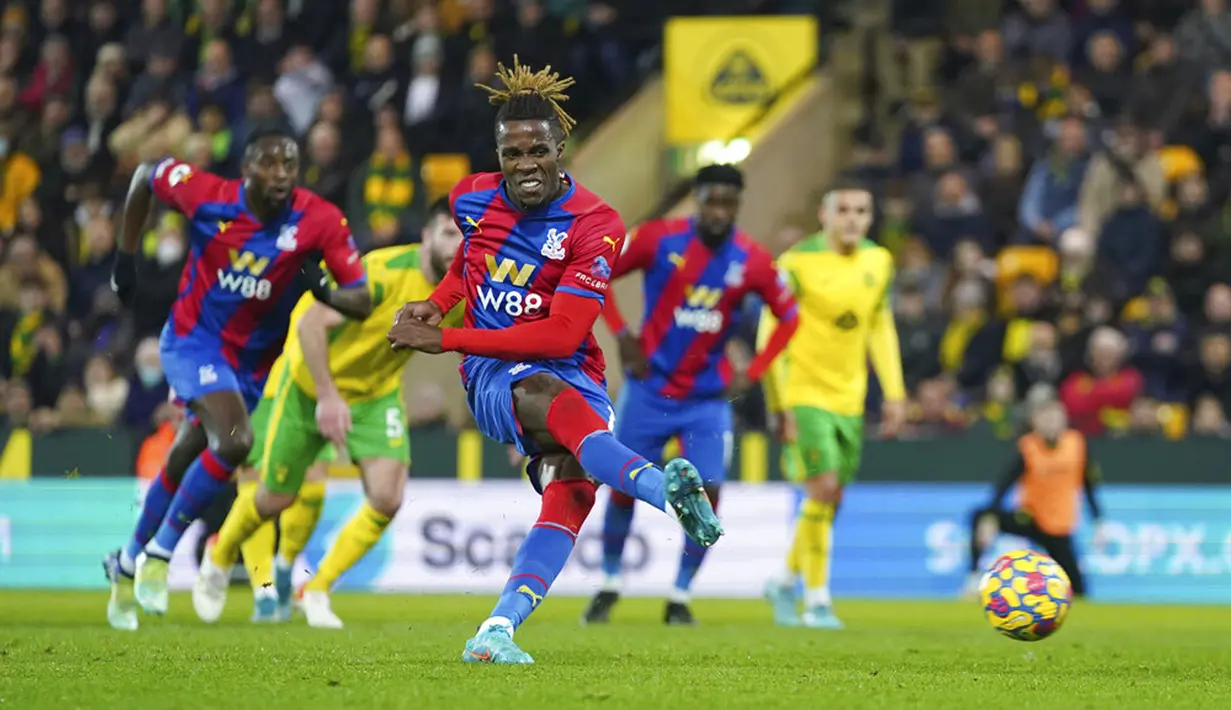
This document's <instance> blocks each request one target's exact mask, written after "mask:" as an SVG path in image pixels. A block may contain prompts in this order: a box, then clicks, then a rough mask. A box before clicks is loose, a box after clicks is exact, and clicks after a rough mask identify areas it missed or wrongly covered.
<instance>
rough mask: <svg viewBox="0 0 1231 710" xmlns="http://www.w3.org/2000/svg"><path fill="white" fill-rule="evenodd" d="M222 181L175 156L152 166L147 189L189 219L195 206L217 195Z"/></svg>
mask: <svg viewBox="0 0 1231 710" xmlns="http://www.w3.org/2000/svg"><path fill="white" fill-rule="evenodd" d="M226 183H227V181H226V180H223V179H222V178H220V177H218V176H217V175H214V174H212V173H207V172H204V171H201V170H197V169H196V168H194V167H193V166H191V165H189V164H188V163H184V162H181V161H179V160H176V159H175V158H167V159H166V160H163V161H162V162H160V163H158V165H156V166H155V167H154V172H153V174H151V175H150V189H151V190H153V191H154V196H155V197H157V198H158V199H159V200H162V201H163V202H165V203H166V204H168V205H170V206H171V207H173V208H175V210H176V211H177V212H179V213H180V214H182V215H184V216H185V217H187V218H189V219H192V218H193V216H195V215H196V212H197V208H198V207H200V206H201V205H202V204H204V203H206V202H213V201H216V200H218V199H219V198H220V195H219V188H221V187H222V186H223V185H225V184H226Z"/></svg>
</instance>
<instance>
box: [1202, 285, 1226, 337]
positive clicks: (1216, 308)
mask: <svg viewBox="0 0 1231 710" xmlns="http://www.w3.org/2000/svg"><path fill="white" fill-rule="evenodd" d="M1205 328H1206V330H1207V331H1218V332H1220V333H1224V334H1226V335H1231V286H1228V285H1227V284H1225V283H1216V284H1214V285H1213V286H1210V290H1209V291H1207V292H1206V293H1205Z"/></svg>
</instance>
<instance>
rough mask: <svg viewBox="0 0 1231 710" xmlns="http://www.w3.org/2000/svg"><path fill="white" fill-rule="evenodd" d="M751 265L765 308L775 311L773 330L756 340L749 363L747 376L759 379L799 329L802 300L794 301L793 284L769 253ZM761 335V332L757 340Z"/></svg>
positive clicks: (753, 379) (750, 378)
mask: <svg viewBox="0 0 1231 710" xmlns="http://www.w3.org/2000/svg"><path fill="white" fill-rule="evenodd" d="M752 267H753V268H752V272H751V273H750V274H749V277H750V278H751V279H752V283H753V285H754V287H755V289H756V291H757V294H758V295H760V296H761V300H762V301H764V302H765V309H767V310H768V311H769V312H770V313H771V314H773V320H774V321H775V324H774V325H773V331H772V332H771V333H770V334H769V336H768V337H767V338H766V339H765V340H764V342H758V343H757V350H758V352H757V354H756V357H754V358H752V362H751V363H749V364H748V372H747V377H748V380H749V381H751V382H756V381H757V380H760V379H761V378H762V377H763V376H764V375H765V374H766V373H767V372H769V370H770V366H771V365H772V364H773V362H774V360H776V359H777V358H778V356H779V355H781V354H782V352H783V351H784V350H786V346H787V345H788V344H789V343H790V342H791V338H793V337H794V336H795V331H796V330H798V329H799V304H797V303H796V302H795V296H794V295H792V294H791V287H790V286H789V285H788V284H787V282H786V279H785V278H783V277H781V276H779V274H778V271H777V269H775V268H774V262H773V260H772V259H770V258H769V254H768V253H766V254H764V255H763V257H761V256H759V257H758V259H757V260H756V261H755V262H754V263H753V264H752ZM760 339H761V338H760V333H758V340H760Z"/></svg>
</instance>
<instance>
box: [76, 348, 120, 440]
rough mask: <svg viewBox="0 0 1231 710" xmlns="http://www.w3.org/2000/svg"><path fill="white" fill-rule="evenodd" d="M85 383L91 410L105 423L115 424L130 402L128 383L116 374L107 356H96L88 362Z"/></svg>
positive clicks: (87, 401) (87, 400)
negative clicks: (125, 405)
mask: <svg viewBox="0 0 1231 710" xmlns="http://www.w3.org/2000/svg"><path fill="white" fill-rule="evenodd" d="M83 381H84V384H85V399H86V404H87V405H88V406H89V408H90V410H91V411H93V412H94V413H95V414H97V415H99V418H100V419H101V420H102V421H103V422H104V423H106V424H111V423H112V422H114V421H115V420H116V418H117V417H118V416H119V413H120V411H121V410H123V409H124V403H125V402H126V401H127V400H128V381H127V380H125V379H124V378H123V377H120V376H119V375H118V374H117V373H116V371H115V367H114V366H113V365H112V364H111V360H110V359H108V358H107V357H106V356H105V355H94V356H92V357H91V358H90V359H89V361H87V362H86V366H85V375H84V380H83Z"/></svg>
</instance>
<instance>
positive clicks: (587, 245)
mask: <svg viewBox="0 0 1231 710" xmlns="http://www.w3.org/2000/svg"><path fill="white" fill-rule="evenodd" d="M578 222H579V224H578V225H577V228H576V229H577V233H576V235H575V236H574V239H575V240H576V241H574V242H573V244H572V245H571V248H570V249H569V257H568V261H567V262H566V264H565V268H564V275H563V276H561V277H560V281H559V283H557V284H556V293H567V294H571V295H573V296H582V297H584V298H593V299H596V300H597V301H598V302H599V303H600V304H601V303H603V301H604V299H606V297H607V290H608V289H609V288H610V287H611V278H612V274H613V273H614V271H615V263H616V262H617V260H618V259H619V258H620V252H621V251H622V250H623V248H624V222H623V221H622V220H621V219H620V215H618V214H616V211H615V210H612V209H607V210H603V211H601V212H599V213H597V214H593V215H587V216H586V217H584V218H582V219H581V220H578Z"/></svg>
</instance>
